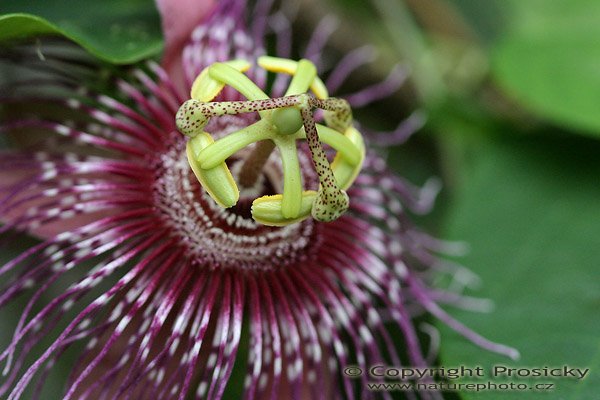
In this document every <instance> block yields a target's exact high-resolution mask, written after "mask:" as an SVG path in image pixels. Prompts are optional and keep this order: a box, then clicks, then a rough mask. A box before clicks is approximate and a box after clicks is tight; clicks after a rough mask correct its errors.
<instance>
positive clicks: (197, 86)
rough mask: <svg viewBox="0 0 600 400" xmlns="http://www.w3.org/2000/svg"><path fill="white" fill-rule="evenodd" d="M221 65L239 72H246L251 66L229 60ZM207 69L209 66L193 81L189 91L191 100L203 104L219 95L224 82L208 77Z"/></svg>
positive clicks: (246, 63) (240, 61)
mask: <svg viewBox="0 0 600 400" xmlns="http://www.w3.org/2000/svg"><path fill="white" fill-rule="evenodd" d="M223 64H226V65H228V66H230V67H231V68H233V69H235V70H237V71H240V72H246V71H247V70H248V69H249V68H250V66H251V64H250V63H249V62H248V61H246V60H231V61H226V62H224V63H223ZM209 68H210V66H209V67H206V68H204V69H203V70H202V72H201V73H200V75H198V77H197V78H196V80H194V83H193V84H192V90H191V91H190V97H191V98H192V99H194V100H200V101H204V102H207V101H211V100H213V99H214V98H215V97H217V96H218V95H219V93H221V90H223V88H224V87H225V83H224V82H221V81H219V80H216V79H213V78H212V77H211V76H210V75H209V73H208V69H209Z"/></svg>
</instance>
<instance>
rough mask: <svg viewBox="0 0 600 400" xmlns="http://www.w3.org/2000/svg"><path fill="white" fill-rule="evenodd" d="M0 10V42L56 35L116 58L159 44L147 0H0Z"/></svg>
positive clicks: (140, 55)
mask: <svg viewBox="0 0 600 400" xmlns="http://www.w3.org/2000/svg"><path fill="white" fill-rule="evenodd" d="M0 15H2V17H0V43H1V42H3V41H4V42H6V41H9V40H16V39H19V38H28V37H33V36H39V35H49V34H50V35H59V36H63V37H66V38H68V39H70V40H72V41H74V42H76V43H77V44H79V45H80V46H82V47H83V48H85V49H86V50H88V51H89V52H90V53H91V54H93V55H95V56H97V57H99V58H101V59H104V60H105V61H108V62H112V63H117V64H122V63H131V62H135V61H139V60H142V59H144V58H147V57H150V56H154V55H157V54H158V53H159V52H160V51H161V49H162V36H161V32H160V20H159V16H158V12H157V11H156V8H155V7H154V2H153V1H152V0H133V1H120V0H102V1H90V0H77V1H69V0H43V1H40V0H19V1H10V0H1V1H0Z"/></svg>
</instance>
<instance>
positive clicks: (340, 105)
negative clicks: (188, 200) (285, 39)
mask: <svg viewBox="0 0 600 400" xmlns="http://www.w3.org/2000/svg"><path fill="white" fill-rule="evenodd" d="M258 65H259V66H260V67H262V68H263V69H265V70H267V71H269V72H274V73H284V74H288V75H292V80H291V82H290V85H289V87H288V89H287V91H286V93H285V95H284V97H278V98H269V96H268V95H267V94H265V93H264V92H263V91H262V90H261V89H260V88H259V87H258V86H257V85H256V84H255V83H254V82H252V80H250V78H248V77H247V76H246V75H245V74H244V72H245V71H246V70H248V69H249V68H250V63H248V62H246V61H244V60H233V61H228V62H224V63H215V64H212V65H211V66H209V67H207V68H205V69H204V70H203V71H202V72H201V73H200V75H198V77H197V78H196V80H195V81H194V84H193V85H192V90H191V99H190V100H188V101H186V102H185V103H184V104H183V105H182V106H181V107H180V108H179V111H178V112H177V116H176V123H177V128H178V129H179V131H180V132H181V133H183V134H184V135H186V136H189V137H190V140H189V141H188V143H187V157H188V161H189V163H190V166H191V168H192V171H193V172H194V174H195V175H196V177H197V178H198V181H199V182H200V184H201V185H202V187H204V189H205V190H206V191H207V193H208V194H209V196H210V197H212V199H213V200H214V201H215V202H216V203H217V204H219V205H220V206H222V207H225V208H228V207H233V206H234V205H236V204H237V202H238V200H239V193H240V191H239V189H238V186H237V183H236V181H235V180H234V178H233V175H232V173H231V171H230V170H229V167H228V166H227V164H226V160H227V159H228V158H229V157H231V156H232V155H234V154H235V153H237V152H238V151H240V150H241V149H243V148H245V147H246V146H249V145H251V144H253V143H256V146H255V151H254V153H251V155H250V156H249V157H248V159H247V160H250V159H252V161H253V162H255V163H256V160H260V159H263V161H266V158H268V155H269V154H270V151H271V150H272V149H273V148H275V147H276V148H277V149H278V150H279V153H280V155H281V164H282V169H283V193H280V194H276V195H271V196H262V197H259V198H257V199H255V200H254V201H253V202H252V217H253V218H254V220H255V221H257V222H259V223H262V224H264V225H270V226H284V225H289V224H293V223H296V222H299V221H302V220H304V219H306V218H308V217H310V216H312V218H314V219H316V220H318V221H322V222H329V221H333V220H335V219H337V218H339V217H340V216H341V215H342V214H343V213H344V212H345V211H346V210H347V209H348V207H349V199H348V195H347V193H346V189H347V188H348V187H350V185H352V183H353V182H354V179H355V178H356V176H357V175H358V173H359V172H360V169H361V167H362V164H363V161H364V157H365V146H364V142H363V139H362V135H361V134H360V132H358V130H356V129H355V128H354V127H353V126H352V110H351V109H350V105H349V104H348V102H346V101H345V100H342V99H337V98H330V97H329V96H328V93H327V89H326V88H325V85H324V84H323V82H322V81H321V80H320V79H319V77H317V70H316V67H315V66H314V64H313V63H312V62H310V61H308V60H300V61H297V62H296V61H293V60H288V59H283V58H275V57H260V58H259V59H258ZM225 86H229V87H231V88H233V89H235V90H236V91H238V92H239V93H240V94H242V95H243V96H244V97H246V99H247V100H246V101H229V102H214V101H212V100H213V99H214V98H215V97H216V96H217V95H218V94H219V93H220V92H221V91H222V90H223V88H224V87H225ZM309 91H310V92H312V93H311V94H309V93H308V92H309ZM315 108H320V109H322V110H324V112H325V113H324V117H325V118H324V119H325V125H323V124H318V123H316V122H315V119H314V117H313V110H314V109H315ZM251 112H258V114H259V116H260V119H259V121H257V122H255V123H254V124H251V125H249V126H247V127H245V128H242V129H240V130H238V131H236V132H233V133H231V134H229V135H227V136H225V137H222V138H220V139H219V140H216V141H214V140H213V138H212V136H211V135H210V133H208V132H206V131H205V130H204V128H205V127H206V125H207V124H208V122H209V121H210V118H213V117H219V116H223V115H235V114H240V113H251ZM297 140H306V141H307V144H308V147H309V149H310V154H311V157H312V161H313V165H314V167H315V170H316V173H317V176H318V178H319V188H318V190H316V191H315V190H305V189H304V188H303V187H302V174H301V170H300V162H299V159H298V149H297V143H296V141H297ZM322 143H325V144H327V145H329V146H331V148H333V149H334V150H335V151H336V155H335V157H334V159H333V162H332V163H330V162H329V160H328V159H327V157H326V154H325V151H324V149H323V144H322ZM243 167H244V168H242V170H241V172H240V174H245V175H244V177H243V178H244V179H242V177H240V182H242V181H243V182H246V184H247V182H248V181H250V182H252V181H253V177H256V174H255V173H254V174H253V169H252V168H245V167H246V166H245V165H244V166H243ZM249 177H250V178H249Z"/></svg>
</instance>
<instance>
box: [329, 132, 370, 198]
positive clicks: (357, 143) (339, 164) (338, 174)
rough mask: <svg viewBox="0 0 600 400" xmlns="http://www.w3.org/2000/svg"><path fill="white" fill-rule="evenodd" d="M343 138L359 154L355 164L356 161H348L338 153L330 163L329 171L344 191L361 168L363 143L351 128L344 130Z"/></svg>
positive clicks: (359, 135)
mask: <svg viewBox="0 0 600 400" xmlns="http://www.w3.org/2000/svg"><path fill="white" fill-rule="evenodd" d="M344 137H346V138H347V139H348V140H349V141H350V142H351V143H352V144H353V146H352V148H355V149H357V150H358V152H359V154H360V158H359V160H358V162H357V160H355V159H354V160H350V159H349V158H347V157H345V156H344V155H343V154H342V153H341V152H339V153H338V154H336V156H335V158H334V159H333V162H332V163H331V169H332V170H333V175H334V176H335V180H336V182H337V184H338V186H339V187H340V188H341V189H344V190H345V189H348V188H349V187H350V185H352V183H353V182H354V180H355V179H356V176H357V175H358V173H359V172H360V169H361V168H362V164H363V161H364V159H365V142H364V141H363V138H362V135H361V134H360V132H359V131H358V130H356V128H354V127H352V126H351V127H349V128H348V129H346V133H345V134H344Z"/></svg>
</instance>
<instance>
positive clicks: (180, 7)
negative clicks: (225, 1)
mask: <svg viewBox="0 0 600 400" xmlns="http://www.w3.org/2000/svg"><path fill="white" fill-rule="evenodd" d="M156 5H157V7H158V11H159V12H160V15H161V18H162V29H163V33H164V36H165V51H164V54H163V67H164V68H165V69H166V70H167V71H168V72H169V74H170V75H171V77H174V76H182V74H181V51H182V49H183V46H184V44H185V42H186V41H187V39H188V38H189V37H190V34H191V33H192V30H193V29H194V28H195V27H196V26H197V25H198V24H199V23H200V21H202V19H203V18H204V17H205V16H206V15H207V14H208V13H209V11H210V10H211V9H212V7H213V6H214V5H215V1H214V0H156Z"/></svg>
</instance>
